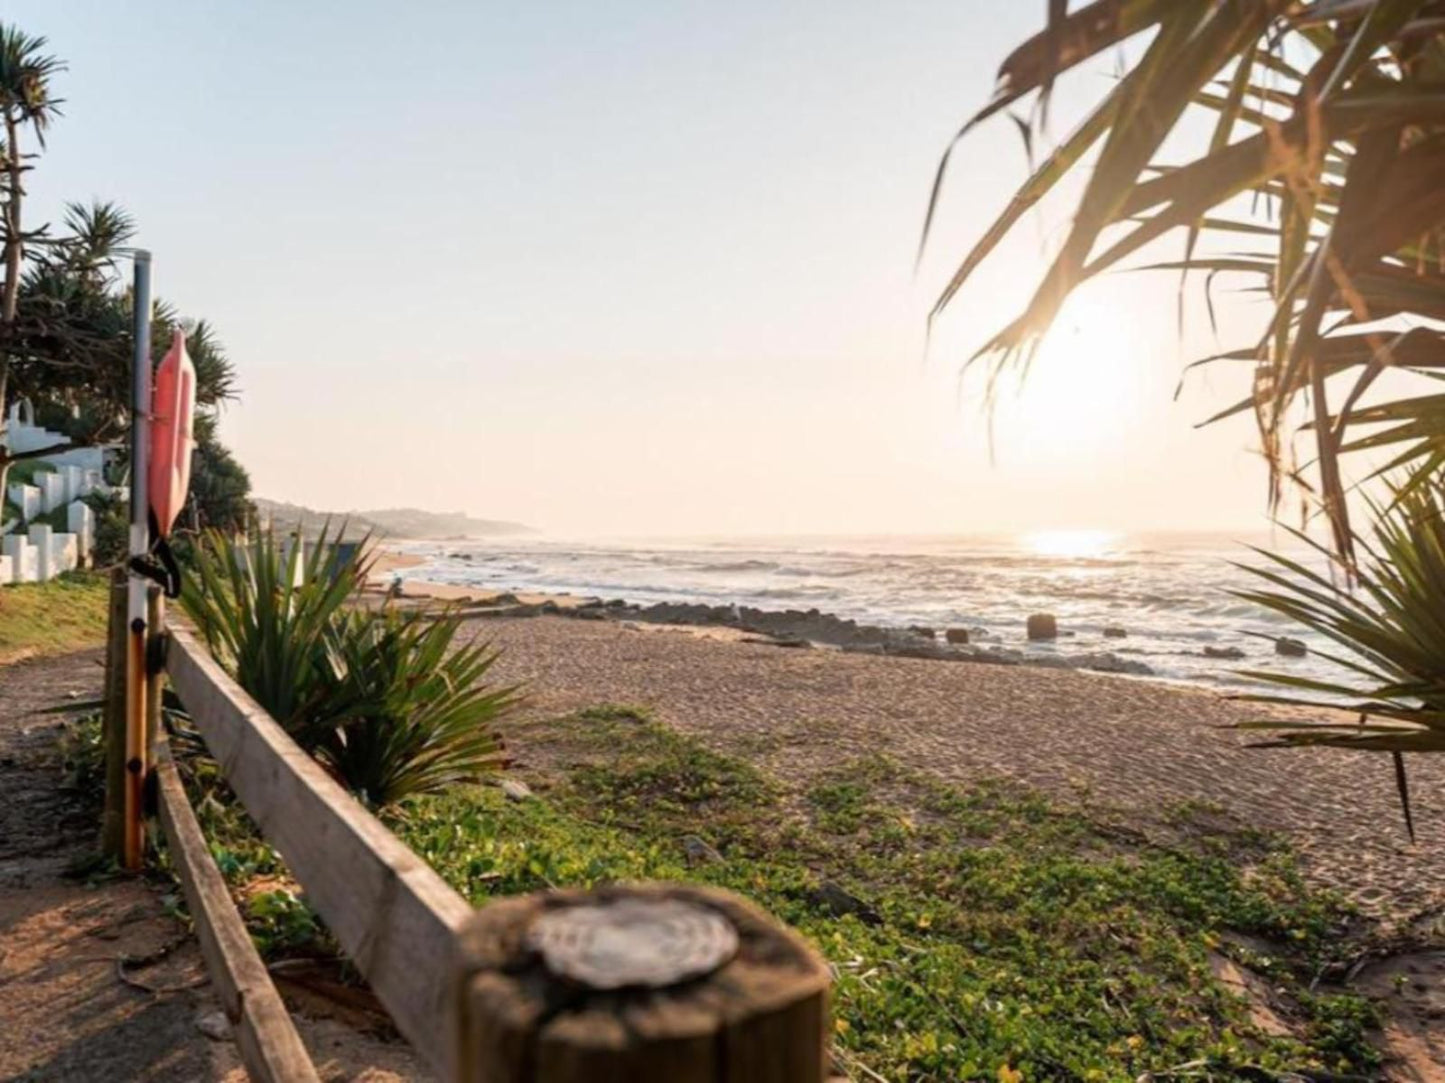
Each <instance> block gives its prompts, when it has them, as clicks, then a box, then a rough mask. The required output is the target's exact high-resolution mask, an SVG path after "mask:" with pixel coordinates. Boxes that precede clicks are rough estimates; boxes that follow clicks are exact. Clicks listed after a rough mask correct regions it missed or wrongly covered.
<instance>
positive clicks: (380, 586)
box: [369, 553, 1157, 678]
mask: <svg viewBox="0 0 1445 1083" xmlns="http://www.w3.org/2000/svg"><path fill="white" fill-rule="evenodd" d="M425 563H426V561H425V560H423V559H421V558H417V557H414V556H411V555H409V554H400V553H398V554H391V559H390V560H388V561H386V562H385V563H384V564H383V563H382V562H381V561H378V565H377V567H376V568H374V569H373V574H372V577H371V582H370V584H369V587H370V589H372V590H373V591H379V592H386V591H388V590H389V589H392V584H393V582H394V581H395V582H397V583H399V589H400V593H399V594H398V595H396V596H397V597H399V598H401V599H403V600H405V601H408V602H412V603H418V604H426V603H431V602H440V603H442V604H445V605H450V606H454V607H457V609H458V611H459V612H460V613H461V614H462V615H463V616H464V617H466V618H469V619H482V618H488V617H531V616H542V615H560V616H566V617H572V618H577V619H587V620H608V621H624V622H628V623H633V624H637V625H638V626H640V627H658V626H662V627H674V628H685V629H689V630H692V631H693V632H694V633H695V634H706V635H707V636H708V637H710V638H724V639H730V638H737V639H748V638H753V639H756V640H757V641H760V642H765V643H768V644H770V645H772V646H778V647H794V648H819V649H828V650H836V651H843V652H847V653H862V654H877V655H885V656H889V657H899V658H914V659H927V660H932V661H940V662H976V663H982V664H989V665H1006V666H1033V667H1037V668H1041V669H1083V670H1089V671H1092V672H1095V673H1111V674H1117V675H1122V676H1130V677H1146V678H1155V677H1157V675H1156V674H1155V673H1154V672H1153V670H1151V669H1150V667H1149V666H1148V665H1147V664H1145V663H1143V662H1139V661H1135V660H1133V659H1129V658H1126V657H1124V656H1122V655H1121V654H1119V653H1117V652H1116V651H1112V650H1081V651H1077V652H1075V653H1072V654H1062V653H1060V654H1053V653H1043V652H1031V651H1025V650H1019V649H1016V648H1011V647H1007V646H1004V645H1002V644H1000V643H998V642H996V641H994V640H991V639H990V638H988V637H987V633H983V638H982V639H980V638H979V635H980V630H978V629H974V630H973V631H972V633H970V632H969V631H968V630H966V629H956V630H939V629H931V628H920V627H913V628H894V627H887V626H882V625H874V624H860V623H859V622H857V621H855V620H851V619H847V618H842V617H838V616H835V615H833V614H830V613H825V612H822V611H820V610H818V609H808V610H798V609H787V610H763V609H757V608H755V607H750V606H737V605H731V606H729V605H709V604H705V603H672V602H656V603H652V604H642V603H637V602H632V601H629V600H627V599H624V598H612V599H603V598H600V597H597V596H578V595H574V594H568V593H544V592H540V591H510V590H508V591H494V590H489V589H485V588H478V587H475V586H466V585H462V584H456V583H440V582H436V581H433V580H426V579H419V578H407V577H406V576H404V575H401V574H398V573H402V572H405V571H406V570H407V569H409V568H414V567H419V566H422V565H424V564H425ZM950 633H951V636H952V638H951V637H950ZM960 633H961V634H962V638H961V640H960V641H958V642H955V641H954V639H955V638H958V637H959V635H960ZM1072 635H1073V633H1071V632H1068V631H1065V632H1063V633H1062V634H1061V639H1062V640H1063V641H1064V642H1067V641H1068V640H1069V639H1070V638H1071V637H1072Z"/></svg>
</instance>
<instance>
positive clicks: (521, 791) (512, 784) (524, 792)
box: [502, 778, 535, 801]
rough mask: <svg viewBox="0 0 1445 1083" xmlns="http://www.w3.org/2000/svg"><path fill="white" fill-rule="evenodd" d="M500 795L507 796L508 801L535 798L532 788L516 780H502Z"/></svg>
mask: <svg viewBox="0 0 1445 1083" xmlns="http://www.w3.org/2000/svg"><path fill="white" fill-rule="evenodd" d="M502 793H504V794H506V795H507V800H508V801H526V800H529V799H530V798H532V797H533V796H535V795H534V794H533V793H532V787H530V786H528V785H527V784H526V783H525V782H523V781H522V780H521V779H518V778H504V779H502Z"/></svg>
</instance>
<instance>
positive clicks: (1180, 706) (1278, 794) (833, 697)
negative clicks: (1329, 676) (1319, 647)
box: [474, 617, 1445, 916]
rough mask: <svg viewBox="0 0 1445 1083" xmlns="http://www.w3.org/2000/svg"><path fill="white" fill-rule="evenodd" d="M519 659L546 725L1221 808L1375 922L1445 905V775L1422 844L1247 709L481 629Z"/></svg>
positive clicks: (1104, 684) (806, 760)
mask: <svg viewBox="0 0 1445 1083" xmlns="http://www.w3.org/2000/svg"><path fill="white" fill-rule="evenodd" d="M474 627H475V629H476V632H475V634H478V635H483V636H488V637H492V638H493V639H494V640H495V641H496V642H497V643H498V644H499V645H501V646H504V647H505V648H506V652H505V654H504V656H503V659H502V661H501V663H499V672H500V674H501V675H502V676H503V677H504V678H505V679H508V680H525V681H527V682H528V683H529V685H530V688H531V691H532V694H533V698H532V706H531V710H532V711H533V712H542V713H545V712H555V711H558V710H568V709H573V708H576V707H579V706H585V705H588V704H594V703H598V702H603V701H613V702H623V703H642V704H647V705H648V706H651V707H653V708H654V709H655V710H656V711H657V712H658V714H659V716H660V717H661V718H663V719H664V720H666V721H667V722H669V723H671V724H673V725H675V726H678V727H680V728H682V729H684V730H687V731H690V732H693V733H695V734H697V735H698V736H699V737H701V738H702V739H704V740H706V741H708V742H710V743H713V744H715V745H717V746H719V747H724V748H727V747H731V748H734V749H742V750H744V751H746V752H747V753H748V754H749V755H752V756H755V757H758V758H759V759H760V761H761V762H762V764H763V765H764V766H765V767H767V768H768V769H770V770H771V771H773V772H775V773H776V774H777V775H778V776H779V777H780V778H782V779H784V780H786V781H789V782H791V783H796V784H797V785H800V786H801V785H806V783H807V781H808V780H809V779H810V778H812V777H814V776H816V775H817V774H818V772H820V771H821V770H824V769H826V768H827V767H828V766H830V765H833V764H837V763H841V762H844V761H847V760H850V759H856V758H858V757H864V756H869V755H873V754H876V753H878V752H887V753H889V754H890V755H892V756H895V757H897V758H898V759H899V760H901V761H903V762H904V763H907V764H910V765H912V766H915V767H918V768H923V769H926V770H931V771H936V772H938V773H939V774H940V775H943V776H946V777H948V778H952V779H958V780H967V779H969V778H976V777H980V776H985V775H1007V776H1010V777H1013V778H1016V779H1019V780H1021V781H1024V782H1027V783H1030V784H1033V785H1037V786H1040V787H1043V788H1045V789H1047V790H1049V791H1051V792H1054V793H1056V794H1060V795H1063V796H1066V797H1076V796H1078V795H1080V794H1081V793H1087V794H1088V795H1089V797H1090V799H1091V800H1094V801H1098V802H1101V803H1104V804H1108V805H1115V806H1121V807H1123V808H1126V809H1131V810H1135V811H1137V812H1138V813H1139V814H1141V815H1145V816H1149V817H1153V816H1155V815H1157V814H1159V813H1164V812H1167V811H1168V810H1169V809H1171V808H1174V807H1176V806H1177V805H1179V803H1181V802H1183V801H1189V800H1195V801H1207V802H1213V803H1216V804H1218V805H1219V806H1221V807H1222V808H1223V810H1224V811H1225V812H1226V814H1228V815H1230V816H1231V817H1233V818H1236V819H1238V820H1239V821H1242V822H1244V823H1247V824H1250V825H1252V826H1255V827H1259V828H1263V829H1267V830H1274V831H1281V832H1284V833H1285V834H1287V835H1288V836H1289V837H1290V838H1291V840H1292V841H1293V843H1294V844H1295V846H1296V847H1297V848H1298V849H1299V850H1300V852H1301V853H1302V854H1303V856H1304V858H1305V861H1306V867H1307V869H1308V870H1309V872H1310V874H1311V875H1312V877H1313V878H1315V879H1316V880H1318V881H1319V882H1321V883H1325V884H1329V885H1332V886H1335V887H1337V888H1339V889H1340V890H1342V891H1343V892H1345V893H1346V894H1348V895H1349V896H1350V897H1352V898H1354V899H1355V900H1356V901H1357V902H1359V903H1360V904H1361V905H1362V906H1364V907H1365V908H1367V909H1368V910H1370V911H1371V912H1375V913H1380V914H1388V915H1390V916H1404V915H1408V914H1411V913H1416V912H1419V911H1421V910H1424V909H1426V908H1431V907H1434V906H1436V905H1439V904H1441V903H1442V902H1445V795H1442V786H1441V784H1442V781H1445V758H1442V757H1434V758H1432V757H1428V756H1415V757H1411V758H1410V759H1409V767H1410V777H1411V786H1412V795H1413V797H1414V804H1415V820H1416V827H1417V830H1418V832H1419V844H1418V846H1415V847H1411V846H1409V845H1408V840H1407V838H1406V836H1405V830H1404V826H1403V823H1402V820H1401V816H1400V812H1399V807H1398V803H1397V800H1396V797H1395V789H1394V783H1393V774H1392V769H1391V766H1390V761H1389V759H1388V758H1387V757H1384V756H1380V755H1371V754H1368V753H1347V752H1339V751H1332V750H1326V749H1320V750H1294V749H1290V750H1265V751H1262V750H1250V749H1245V748H1243V747H1242V746H1243V744H1244V742H1245V737H1244V736H1243V735H1242V734H1239V733H1236V732H1231V731H1221V730H1220V729H1219V728H1218V727H1220V726H1222V725H1227V724H1228V723H1231V722H1235V721H1239V720H1243V719H1246V718H1249V717H1254V716H1257V715H1258V713H1259V711H1258V709H1257V708H1252V707H1250V706H1249V705H1247V704H1236V703H1231V702H1229V701H1227V700H1225V699H1223V698H1221V697H1220V696H1217V695H1215V694H1214V693H1211V692H1205V691H1195V690H1189V689H1181V688H1177V687H1173V686H1168V685H1164V684H1161V683H1157V682H1149V681H1140V680H1131V679H1128V678H1120V677H1110V676H1104V675H1099V674H1089V673H1080V672H1075V671H1066V670H1048V669H1037V668H1032V667H1023V666H1018V667H1013V666H993V665H979V664H969V663H949V662H934V661H920V660H912V659H903V658H881V657H874V656H870V655H863V654H841V653H837V652H833V651H824V650H797V649H780V648H777V647H771V646H766V645H761V644H756V643H745V642H725V641H718V640H716V639H705V638H702V637H698V636H694V635H691V634H689V633H687V632H685V631H679V630H665V631H642V630H639V629H636V628H629V627H627V626H626V625H624V624H616V623H611V622H583V621H575V620H568V619H563V618H556V617H538V618H533V619H527V620H489V621H478V622H476V623H475V625H474Z"/></svg>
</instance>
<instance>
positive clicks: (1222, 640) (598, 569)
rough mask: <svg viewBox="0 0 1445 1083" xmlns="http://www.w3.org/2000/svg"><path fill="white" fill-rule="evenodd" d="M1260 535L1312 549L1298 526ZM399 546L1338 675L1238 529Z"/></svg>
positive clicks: (984, 638)
mask: <svg viewBox="0 0 1445 1083" xmlns="http://www.w3.org/2000/svg"><path fill="white" fill-rule="evenodd" d="M1248 540H1249V541H1251V542H1253V543H1254V544H1260V545H1264V546H1265V547H1271V545H1272V546H1273V547H1274V548H1277V549H1284V550H1286V551H1290V552H1291V553H1292V555H1294V556H1296V557H1301V556H1302V554H1301V553H1300V552H1299V548H1300V547H1299V544H1298V543H1297V542H1295V541H1294V540H1293V539H1291V538H1289V536H1288V535H1283V534H1282V535H1281V536H1280V537H1279V538H1275V539H1269V538H1253V539H1248ZM402 549H403V550H404V551H405V552H408V553H411V554H415V555H417V556H420V557H422V558H423V560H424V561H425V563H423V564H421V565H420V566H417V567H413V568H409V569H407V570H406V571H405V572H403V573H401V574H402V575H403V576H404V577H406V578H412V579H424V580H431V581H434V582H444V583H454V584H464V585H468V586H476V587H478V588H479V589H484V590H490V591H499V590H513V591H542V592H548V593H554V594H561V593H569V594H573V595H583V596H588V595H595V596H597V597H600V598H603V599H612V598H622V599H625V600H627V601H629V602H637V603H643V604H646V603H652V602H703V603H708V604H715V605H716V604H729V603H736V604H738V605H750V606H755V607H757V608H759V609H769V610H788V609H797V610H808V609H818V610H821V611H822V612H825V613H831V614H833V615H836V616H839V617H845V618H852V619H855V620H857V621H859V622H860V623H868V624H877V625H883V626H892V627H899V628H906V627H909V626H913V625H927V626H930V627H933V628H936V629H939V630H940V632H941V631H942V630H943V629H945V628H951V627H957V628H967V629H970V630H971V632H972V635H973V639H974V642H976V643H978V644H980V645H985V646H994V645H997V646H1000V647H1004V648H1008V649H1010V650H1023V651H1026V652H1028V653H1029V654H1031V655H1034V656H1045V655H1050V654H1052V655H1063V656H1065V657H1066V658H1067V657H1068V656H1070V655H1082V654H1088V653H1097V652H1100V651H1109V652H1113V653H1115V654H1117V655H1119V656H1120V657H1121V658H1126V659H1131V660H1135V661H1139V662H1143V663H1144V664H1145V665H1147V666H1148V667H1149V668H1150V669H1151V670H1152V672H1153V674H1154V676H1155V677H1156V678H1160V679H1164V680H1171V681H1181V682H1186V683H1189V684H1200V685H1208V686H1213V687H1221V686H1224V687H1227V688H1228V689H1230V690H1233V691H1240V690H1243V688H1244V687H1245V686H1251V685H1254V684H1255V682H1253V681H1251V680H1249V679H1248V678H1245V677H1243V676H1242V675H1241V674H1240V672H1239V671H1240V670H1242V669H1249V668H1264V669H1271V670H1276V671H1280V672H1286V673H1291V674H1296V675H1302V676H1303V675H1308V676H1312V677H1326V678H1328V677H1330V676H1337V675H1338V671H1337V669H1336V667H1334V666H1333V665H1332V664H1330V663H1329V662H1327V661H1326V660H1325V659H1323V658H1319V657H1317V656H1315V655H1314V654H1313V653H1311V654H1310V655H1307V656H1306V657H1303V658H1288V657H1282V656H1279V655H1277V654H1276V653H1275V649H1274V643H1273V639H1274V638H1275V637H1277V636H1281V635H1289V636H1292V637H1294V638H1297V639H1301V640H1303V641H1304V642H1305V643H1307V644H1309V645H1311V646H1324V645H1325V643H1324V641H1323V640H1322V639H1320V638H1318V637H1314V636H1311V635H1310V634H1308V633H1306V632H1302V631H1301V630H1300V629H1299V628H1298V627H1296V626H1295V625H1293V624H1292V623H1290V622H1289V621H1287V620H1285V619H1284V618H1282V617H1279V616H1276V615H1274V614H1271V613H1269V612H1268V611H1266V610H1263V609H1261V608H1260V607H1258V606H1256V605H1253V604H1251V603H1249V602H1246V601H1244V600H1241V599H1240V598H1237V597H1235V596H1233V595H1232V594H1231V591H1232V590H1239V589H1247V588H1249V587H1251V586H1254V585H1255V584H1256V583H1257V582H1258V581H1257V580H1256V578H1255V577H1254V576H1251V575H1249V574H1248V573H1246V572H1244V571H1242V570H1241V569H1239V568H1238V567H1236V566H1235V565H1234V563H1233V562H1244V563H1253V564H1256V565H1257V564H1260V563H1261V562H1262V558H1260V557H1258V556H1257V555H1256V554H1254V553H1253V552H1251V551H1250V550H1249V549H1248V547H1247V546H1246V544H1245V543H1244V541H1241V540H1240V539H1239V538H1237V537H1229V536H1223V535H1212V534H1158V535H1110V534H1104V533H1100V532H1093V531H1056V532H1042V533H1038V534H1032V535H1021V536H996V537H846V538H845V537H816V538H803V537H796V538H706V539H686V540H678V539H667V540H647V539H629V540H594V541H575V540H561V539H555V540H554V539H547V538H534V537H527V538H520V539H519V538H515V537H509V538H499V539H496V540H488V541H446V542H408V543H405V544H404V545H403V546H402ZM1304 559H1308V558H1304ZM1315 563H1319V559H1318V557H1316V559H1315ZM1045 612H1046V613H1053V614H1054V615H1055V616H1056V617H1057V618H1058V623H1059V629H1060V632H1061V637H1060V638H1059V639H1058V640H1056V641H1054V642H1051V643H1029V642H1028V640H1027V638H1026V635H1025V621H1026V619H1027V617H1028V616H1029V614H1031V613H1045ZM1111 625H1112V626H1116V627H1121V628H1123V629H1125V630H1126V631H1127V633H1128V635H1127V637H1126V638H1122V639H1120V638H1106V637H1105V636H1104V628H1105V627H1106V626H1111ZM1261 637H1263V638H1261ZM1206 646H1211V647H1215V648H1225V647H1236V648H1238V649H1240V650H1242V651H1244V652H1245V655H1246V657H1245V658H1244V659H1242V660H1221V659H1218V658H1210V657H1207V656H1205V654H1204V648H1205V647H1206Z"/></svg>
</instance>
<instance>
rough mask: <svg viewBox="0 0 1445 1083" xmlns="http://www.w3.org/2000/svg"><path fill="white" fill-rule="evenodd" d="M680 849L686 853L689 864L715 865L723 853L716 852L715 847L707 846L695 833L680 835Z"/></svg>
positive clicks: (720, 859)
mask: <svg viewBox="0 0 1445 1083" xmlns="http://www.w3.org/2000/svg"><path fill="white" fill-rule="evenodd" d="M682 851H683V853H684V854H686V855H687V863H688V864H689V865H716V864H718V863H719V862H721V861H722V859H723V855H722V854H720V853H718V852H717V849H716V848H715V847H713V846H709V845H708V844H707V843H706V842H704V841H703V840H702V839H700V838H698V837H697V836H696V835H684V836H683V837H682Z"/></svg>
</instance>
